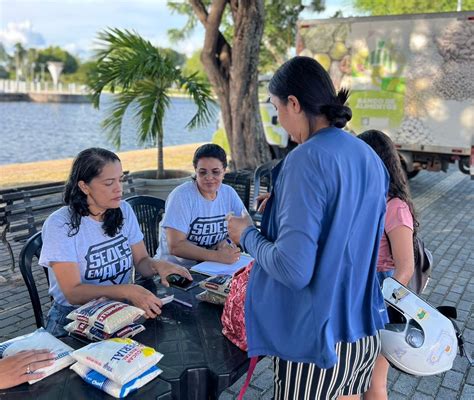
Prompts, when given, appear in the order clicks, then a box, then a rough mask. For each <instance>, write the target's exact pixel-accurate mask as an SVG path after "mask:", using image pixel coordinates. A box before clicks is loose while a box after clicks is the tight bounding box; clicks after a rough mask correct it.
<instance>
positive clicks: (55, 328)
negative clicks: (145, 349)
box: [39, 148, 192, 336]
mask: <svg viewBox="0 0 474 400" xmlns="http://www.w3.org/2000/svg"><path fill="white" fill-rule="evenodd" d="M122 178H123V171H122V164H121V162H120V159H119V158H118V156H117V155H116V154H115V153H113V152H111V151H108V150H105V149H101V148H90V149H87V150H84V151H82V152H81V153H79V154H78V156H77V157H76V159H75V160H74V163H73V166H72V169H71V173H70V176H69V179H68V182H67V184H66V188H65V191H64V202H65V206H64V207H62V208H61V209H59V210H57V211H55V212H54V213H53V214H51V215H50V216H49V217H48V219H47V220H46V221H45V223H44V225H43V231H42V235H43V248H42V251H41V256H40V260H39V263H40V265H43V266H45V267H48V268H50V269H49V278H50V279H49V280H50V285H49V293H50V295H51V296H52V297H53V300H54V301H53V304H52V306H51V310H50V312H49V314H48V321H47V326H46V330H47V331H49V332H50V333H52V334H53V335H55V336H62V335H65V334H66V332H65V330H64V329H63V327H64V325H65V324H66V323H67V319H66V316H67V314H68V313H69V312H70V311H72V310H73V309H74V308H76V307H77V306H79V305H81V304H84V303H87V302H88V301H89V300H92V299H95V298H98V297H101V296H106V297H108V298H110V299H114V300H122V301H127V302H129V303H131V304H133V305H135V306H137V307H139V308H141V309H143V310H144V311H145V313H146V316H147V317H148V318H154V317H156V316H157V315H159V314H160V313H161V306H162V304H161V301H160V299H158V298H157V297H156V296H155V295H154V294H153V293H151V292H150V291H148V290H147V289H145V288H143V287H141V286H138V285H135V284H132V283H131V281H132V272H133V266H135V268H136V270H137V272H139V273H140V274H141V275H142V276H144V277H149V276H153V275H157V274H158V275H160V277H161V281H162V282H163V283H164V285H167V281H166V279H165V278H166V277H167V276H168V275H170V274H179V275H182V276H184V277H186V278H188V279H192V278H191V275H190V274H189V272H188V271H187V270H186V269H185V268H182V267H180V266H177V265H175V264H172V263H169V262H166V261H161V260H154V259H152V258H150V257H149V255H148V252H147V250H146V248H145V245H144V243H143V234H142V232H141V231H140V228H139V225H138V221H137V218H136V216H135V214H134V213H133V210H132V208H131V207H130V205H129V204H128V203H127V202H125V201H122Z"/></svg>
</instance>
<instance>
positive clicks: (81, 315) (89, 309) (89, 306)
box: [67, 297, 145, 334]
mask: <svg viewBox="0 0 474 400" xmlns="http://www.w3.org/2000/svg"><path fill="white" fill-rule="evenodd" d="M143 315H145V311H143V310H142V309H140V308H138V307H134V306H131V305H129V304H126V303H122V302H121V301H115V300H109V299H107V298H106V297H101V298H99V299H96V300H91V301H89V302H88V303H86V304H84V305H82V306H81V307H79V308H76V309H75V310H74V311H72V312H70V313H69V314H68V316H67V318H69V319H72V320H75V321H80V322H84V323H86V324H87V325H91V326H95V327H96V328H98V329H100V330H102V331H104V332H105V333H108V334H113V333H114V332H116V331H118V330H119V329H121V328H123V327H125V326H127V325H130V324H133V323H135V322H136V321H137V320H139V319H140V318H141V317H142V316H143Z"/></svg>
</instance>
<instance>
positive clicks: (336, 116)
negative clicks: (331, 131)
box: [321, 104, 352, 128]
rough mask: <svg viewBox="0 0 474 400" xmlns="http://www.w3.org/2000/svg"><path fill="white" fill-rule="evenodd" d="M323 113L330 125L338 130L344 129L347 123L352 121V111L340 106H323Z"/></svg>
mask: <svg viewBox="0 0 474 400" xmlns="http://www.w3.org/2000/svg"><path fill="white" fill-rule="evenodd" d="M321 113H323V114H324V115H325V116H326V118H327V119H328V120H329V123H330V124H331V125H333V126H335V127H336V128H344V127H345V126H346V124H347V121H350V120H351V118H352V111H351V109H350V108H349V107H346V106H343V105H340V104H328V105H325V106H321Z"/></svg>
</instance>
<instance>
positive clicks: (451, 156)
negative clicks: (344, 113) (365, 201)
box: [296, 11, 474, 178]
mask: <svg viewBox="0 0 474 400" xmlns="http://www.w3.org/2000/svg"><path fill="white" fill-rule="evenodd" d="M296 53H297V54H298V55H303V56H309V57H314V58H315V59H316V60H317V61H318V62H319V63H320V64H321V65H322V66H323V67H324V68H325V69H326V70H327V71H328V72H329V74H330V75H331V78H332V80H333V82H334V85H335V87H336V89H340V88H342V87H345V88H348V89H349V90H350V93H351V94H350V96H349V106H350V107H351V109H352V112H353V117H352V120H351V121H350V122H349V125H348V129H349V130H351V131H352V132H353V133H355V134H359V133H361V132H363V131H365V130H368V129H378V130H381V131H383V132H385V133H386V134H388V135H389V136H390V137H391V138H392V140H393V141H394V142H395V145H396V147H397V149H398V152H399V154H400V156H401V160H402V164H403V167H404V168H405V170H406V172H407V175H408V177H410V178H411V177H414V176H415V175H416V174H417V173H418V172H419V171H420V170H422V169H425V170H428V171H446V170H447V168H448V166H449V164H450V163H454V162H457V163H458V166H459V169H460V170H461V171H462V172H463V173H465V174H470V175H471V178H474V11H472V12H469V11H467V12H455V13H454V12H453V13H435V14H412V15H397V16H380V17H353V18H331V19H327V20H306V21H304V20H302V21H299V22H298V34H297V42H296Z"/></svg>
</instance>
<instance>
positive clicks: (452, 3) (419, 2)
mask: <svg viewBox="0 0 474 400" xmlns="http://www.w3.org/2000/svg"><path fill="white" fill-rule="evenodd" d="M457 4H458V2H457V0H438V1H432V0H403V1H393V0H354V2H353V7H354V9H356V10H358V11H362V12H365V13H368V14H370V15H396V14H416V13H434V12H443V11H456V10H457ZM462 9H463V10H473V9H474V0H463V1H462Z"/></svg>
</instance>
